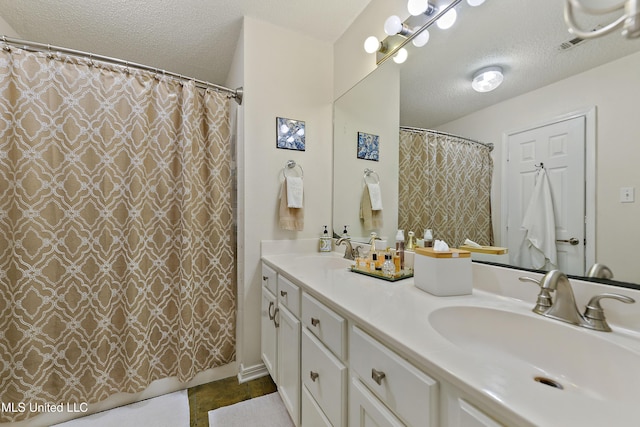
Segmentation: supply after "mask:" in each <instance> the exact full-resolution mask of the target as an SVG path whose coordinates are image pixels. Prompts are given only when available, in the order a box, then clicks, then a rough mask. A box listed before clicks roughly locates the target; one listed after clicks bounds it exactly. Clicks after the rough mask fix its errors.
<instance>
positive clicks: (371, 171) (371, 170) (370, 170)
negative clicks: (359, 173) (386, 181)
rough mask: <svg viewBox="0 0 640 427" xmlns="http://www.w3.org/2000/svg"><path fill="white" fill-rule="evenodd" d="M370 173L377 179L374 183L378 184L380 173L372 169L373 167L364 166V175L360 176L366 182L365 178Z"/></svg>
mask: <svg viewBox="0 0 640 427" xmlns="http://www.w3.org/2000/svg"><path fill="white" fill-rule="evenodd" d="M371 175H375V176H376V178H377V181H376V182H374V184H380V175H378V172H376V171H374V170H373V169H369V168H366V169H365V170H364V175H363V177H362V179H363V180H364V182H365V183H366V182H367V178H369V177H370V176H371Z"/></svg>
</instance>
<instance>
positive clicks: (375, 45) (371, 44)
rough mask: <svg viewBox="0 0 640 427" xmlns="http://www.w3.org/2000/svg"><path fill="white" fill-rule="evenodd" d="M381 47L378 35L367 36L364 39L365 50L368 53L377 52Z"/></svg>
mask: <svg viewBox="0 0 640 427" xmlns="http://www.w3.org/2000/svg"><path fill="white" fill-rule="evenodd" d="M379 49H380V40H378V38H377V37H376V36H371V37H367V39H366V40H365V41H364V50H365V51H366V52H367V53H375V52H377V51H378V50H379Z"/></svg>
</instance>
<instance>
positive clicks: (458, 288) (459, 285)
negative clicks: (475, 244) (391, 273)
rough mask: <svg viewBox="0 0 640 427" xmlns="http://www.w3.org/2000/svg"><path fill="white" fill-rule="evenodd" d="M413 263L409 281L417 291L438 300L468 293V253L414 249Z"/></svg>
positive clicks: (469, 273)
mask: <svg viewBox="0 0 640 427" xmlns="http://www.w3.org/2000/svg"><path fill="white" fill-rule="evenodd" d="M413 262H414V267H413V281H414V284H415V285H416V287H417V288H419V289H422V290H423V291H426V292H429V293H430V294H433V295H436V296H439V297H445V296H454V295H469V294H471V291H472V289H473V285H472V280H471V253H470V252H469V251H463V250H459V249H450V250H448V251H446V252H436V251H434V250H433V248H416V250H415V259H414V261H413Z"/></svg>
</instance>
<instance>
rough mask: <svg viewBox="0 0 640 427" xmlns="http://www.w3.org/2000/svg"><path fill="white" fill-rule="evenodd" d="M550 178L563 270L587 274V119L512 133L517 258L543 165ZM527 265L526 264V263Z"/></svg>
mask: <svg viewBox="0 0 640 427" xmlns="http://www.w3.org/2000/svg"><path fill="white" fill-rule="evenodd" d="M540 164H543V165H544V169H545V170H546V172H547V176H548V177H549V182H550V186H551V194H552V199H553V207H554V216H555V223H556V239H557V243H556V250H557V253H558V269H559V270H561V271H563V272H565V273H567V274H576V275H583V274H584V273H585V244H587V243H588V242H585V118H584V116H579V117H575V118H571V119H568V120H563V121H559V122H555V123H551V124H548V125H545V126H541V127H537V128H534V129H529V130H526V131H523V132H520V133H516V134H512V135H509V137H508V140H507V177H506V178H507V183H508V184H507V194H506V198H507V199H506V203H507V211H508V218H507V245H508V247H509V254H510V260H511V263H512V264H514V265H517V264H518V262H517V260H516V257H517V254H518V251H519V248H520V245H521V243H522V240H523V239H524V236H525V232H524V230H523V229H522V227H521V225H522V219H523V217H524V214H525V211H526V209H527V206H528V203H529V200H530V199H531V196H532V193H533V188H534V184H535V179H536V174H537V172H538V168H537V167H536V165H540ZM522 266H523V267H528V266H527V265H522Z"/></svg>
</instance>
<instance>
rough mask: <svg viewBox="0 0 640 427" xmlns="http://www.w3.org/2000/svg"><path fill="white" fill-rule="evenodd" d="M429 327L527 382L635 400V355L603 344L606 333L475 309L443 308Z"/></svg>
mask: <svg viewBox="0 0 640 427" xmlns="http://www.w3.org/2000/svg"><path fill="white" fill-rule="evenodd" d="M429 322H430V324H431V325H432V326H433V328H434V329H435V330H436V331H437V332H438V333H439V334H440V335H441V336H442V337H444V338H445V339H446V340H447V341H449V342H451V343H452V344H454V345H455V346H457V347H459V348H461V349H462V350H464V351H466V352H468V353H469V354H476V355H481V356H486V357H489V358H491V360H492V361H493V362H495V363H497V364H500V363H501V362H503V363H504V364H505V365H509V366H512V367H514V368H515V369H517V373H525V374H526V376H528V378H529V379H530V380H531V381H537V382H539V383H542V384H544V385H547V386H551V387H554V388H557V389H563V390H566V391H572V392H576V393H580V394H584V395H588V396H590V397H593V398H596V399H602V400H611V399H614V400H618V401H621V400H624V401H636V400H637V397H636V394H637V389H638V384H640V354H637V353H635V352H634V351H632V350H630V349H628V348H626V347H624V346H623V345H618V344H616V343H614V342H611V341H609V340H607V339H605V337H604V335H606V334H607V333H605V332H594V331H587V330H584V331H583V330H581V329H578V328H577V327H574V326H571V325H567V324H565V323H562V322H559V321H555V320H550V319H546V318H543V317H540V316H538V315H535V314H528V313H526V314H525V313H523V314H520V313H516V312H512V311H507V310H501V309H494V308H488V307H477V306H452V307H443V308H440V309H437V310H435V311H434V312H432V313H431V314H430V316H429ZM599 334H603V336H599ZM523 369H524V371H523ZM529 379H527V380H529Z"/></svg>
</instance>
